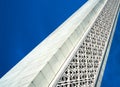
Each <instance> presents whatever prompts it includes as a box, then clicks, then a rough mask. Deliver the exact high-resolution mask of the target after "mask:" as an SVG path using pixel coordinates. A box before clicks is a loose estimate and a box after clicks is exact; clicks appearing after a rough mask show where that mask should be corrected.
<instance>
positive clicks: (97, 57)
mask: <svg viewBox="0 0 120 87" xmlns="http://www.w3.org/2000/svg"><path fill="white" fill-rule="evenodd" d="M118 2H119V0H108V1H107V3H106V5H105V6H104V8H103V10H102V11H101V13H100V14H99V16H98V17H97V19H96V21H95V22H94V24H93V26H92V27H91V29H90V31H89V32H88V34H87V36H86V37H85V39H84V41H83V43H82V45H81V46H80V47H79V49H78V50H77V52H76V53H75V55H74V56H73V58H72V60H71V62H70V63H69V65H68V66H67V68H66V69H65V71H64V72H63V74H62V76H61V77H60V79H59V81H58V82H57V84H56V87H93V86H94V84H95V82H96V79H97V76H98V73H99V70H100V66H101V64H102V61H103V58H104V55H105V51H106V46H107V44H108V40H109V37H110V34H111V32H112V26H113V25H112V24H113V22H114V16H115V13H116V8H117V6H118Z"/></svg>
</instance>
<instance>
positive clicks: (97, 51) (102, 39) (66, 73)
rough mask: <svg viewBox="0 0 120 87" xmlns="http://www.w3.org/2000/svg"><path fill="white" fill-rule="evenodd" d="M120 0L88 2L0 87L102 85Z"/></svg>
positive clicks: (1, 81) (8, 76)
mask: <svg viewBox="0 0 120 87" xmlns="http://www.w3.org/2000/svg"><path fill="white" fill-rule="evenodd" d="M119 3H120V2H119V0H89V1H87V2H86V3H85V4H84V5H83V6H82V7H81V8H80V9H79V10H78V11H76V12H75V13H74V14H73V15H72V16H71V17H70V18H69V19H67V20H66V21H65V22H64V23H63V24H62V25H61V26H60V27H58V28H57V29H56V30H55V31H54V32H53V33H52V34H50V35H49V36H48V37H47V38H46V39H45V40H44V41H43V42H42V43H40V44H39V45H38V46H37V47H36V48H35V49H33V50H32V51H31V52H30V53H29V54H28V55H27V56H26V57H25V58H23V59H22V60H21V61H20V62H19V63H18V64H17V65H16V66H15V67H13V68H12V69H11V70H10V71H9V72H8V73H7V74H6V75H5V76H3V77H2V78H1V79H0V87H94V86H100V80H101V77H102V74H101V71H102V72H103V71H104V68H103V66H105V63H106V62H105V61H106V60H107V57H106V55H107V54H108V52H107V51H108V50H109V49H108V48H109V47H110V43H111V39H112V34H113V33H114V28H113V26H115V20H116V16H117V13H118V8H119Z"/></svg>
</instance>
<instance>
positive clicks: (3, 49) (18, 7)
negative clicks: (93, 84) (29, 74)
mask: <svg viewBox="0 0 120 87" xmlns="http://www.w3.org/2000/svg"><path fill="white" fill-rule="evenodd" d="M86 1H87V0H0V77H2V76H3V75H4V74H5V73H6V72H7V71H8V70H10V69H11V68H12V67H13V66H14V65H15V64H16V63H18V62H19V61H20V60H21V59H22V58H23V57H24V56H25V55H27V54H28V53H29V52H30V51H31V50H32V49H33V48H34V47H35V46H37V45H38V44H39V43H40V42H41V41H42V40H43V39H45V38H46V37H47V36H48V35H49V34H50V33H51V32H52V31H54V30H55V29H56V28H57V27H58V26H59V25H60V24H61V23H63V22H64V21H65V20H66V19H67V18H68V17H69V16H70V15H71V14H73V13H74V12H75V11H76V10H77V9H78V8H79V7H80V6H82V5H83V4H84V3H85V2H86ZM119 25H120V17H119V22H118V25H117V28H116V32H115V36H114V39H113V43H112V47H111V51H110V55H109V58H108V63H107V67H106V70H105V75H104V78H103V82H102V87H120V84H118V81H120V75H119V74H120V69H119V66H120V59H119V53H120V45H119V44H120V39H119V38H118V37H120V26H119ZM109 81H110V82H109ZM111 81H112V82H111ZM116 84H117V85H119V86H117V85H116Z"/></svg>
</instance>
